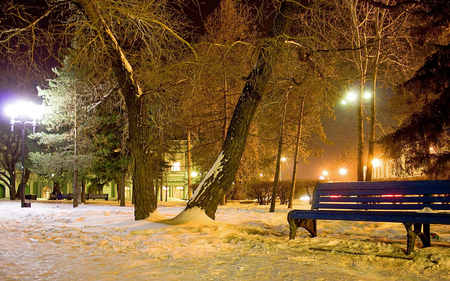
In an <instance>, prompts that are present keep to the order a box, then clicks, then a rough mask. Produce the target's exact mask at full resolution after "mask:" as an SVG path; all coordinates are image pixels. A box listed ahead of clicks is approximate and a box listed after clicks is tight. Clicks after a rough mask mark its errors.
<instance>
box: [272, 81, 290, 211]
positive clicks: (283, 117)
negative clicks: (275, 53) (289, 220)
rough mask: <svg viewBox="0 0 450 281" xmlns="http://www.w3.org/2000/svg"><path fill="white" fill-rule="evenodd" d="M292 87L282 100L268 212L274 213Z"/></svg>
mask: <svg viewBox="0 0 450 281" xmlns="http://www.w3.org/2000/svg"><path fill="white" fill-rule="evenodd" d="M291 89H292V87H291V88H290V89H289V90H288V91H287V93H286V97H285V100H284V106H283V113H282V115H281V122H280V123H281V124H280V136H279V138H278V150H277V164H276V167H275V177H274V180H273V186H272V198H271V200H270V212H272V213H273V212H275V203H276V201H277V189H278V185H279V184H280V164H281V153H283V135H284V124H285V123H286V110H287V104H288V98H289V91H290V90H291Z"/></svg>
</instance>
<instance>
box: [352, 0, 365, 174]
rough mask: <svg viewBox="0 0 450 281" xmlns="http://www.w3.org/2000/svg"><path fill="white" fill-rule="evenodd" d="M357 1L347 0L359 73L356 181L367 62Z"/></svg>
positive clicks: (360, 158)
mask: <svg viewBox="0 0 450 281" xmlns="http://www.w3.org/2000/svg"><path fill="white" fill-rule="evenodd" d="M358 2H359V0H352V1H350V2H349V5H350V12H351V21H352V28H353V37H352V46H353V48H355V49H356V50H358V51H357V52H356V58H355V61H356V67H357V68H358V71H359V75H360V85H359V86H360V88H359V96H358V104H357V106H358V109H357V120H358V121H357V122H358V123H357V134H358V137H357V138H358V157H357V168H356V174H357V180H358V181H364V162H363V160H364V159H363V157H364V130H363V122H364V116H363V114H364V111H363V95H364V87H365V84H366V78H365V77H366V67H367V63H366V61H365V56H364V54H363V52H366V53H367V49H366V47H363V46H365V45H366V42H364V40H365V39H366V38H365V37H364V36H361V34H360V30H359V29H360V27H361V26H360V25H361V22H360V20H359V17H358V10H357V7H358V5H359V4H358Z"/></svg>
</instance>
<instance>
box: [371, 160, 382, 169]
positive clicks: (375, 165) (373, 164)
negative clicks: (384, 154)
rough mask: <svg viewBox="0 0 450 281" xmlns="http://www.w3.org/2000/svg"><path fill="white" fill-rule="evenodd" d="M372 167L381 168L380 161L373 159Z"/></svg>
mask: <svg viewBox="0 0 450 281" xmlns="http://www.w3.org/2000/svg"><path fill="white" fill-rule="evenodd" d="M372 166H373V167H379V166H381V160H380V159H378V158H373V160H372Z"/></svg>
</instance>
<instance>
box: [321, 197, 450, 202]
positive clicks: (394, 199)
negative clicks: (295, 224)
mask: <svg viewBox="0 0 450 281" xmlns="http://www.w3.org/2000/svg"><path fill="white" fill-rule="evenodd" d="M316 202H320V203H323V202H336V203H338V202H362V203H364V202H392V203H402V202H415V203H423V202H430V203H431V202H439V203H441V202H445V203H450V196H423V197H422V196H420V197H419V196H415V197H405V196H402V197H397V196H386V197H350V196H342V197H316Z"/></svg>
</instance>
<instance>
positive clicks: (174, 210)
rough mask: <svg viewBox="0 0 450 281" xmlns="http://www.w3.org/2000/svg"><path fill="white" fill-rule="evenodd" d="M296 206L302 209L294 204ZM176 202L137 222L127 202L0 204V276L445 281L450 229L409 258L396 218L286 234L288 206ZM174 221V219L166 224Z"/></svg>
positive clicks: (330, 224)
mask: <svg viewBox="0 0 450 281" xmlns="http://www.w3.org/2000/svg"><path fill="white" fill-rule="evenodd" d="M294 207H295V208H296V209H299V208H305V209H306V208H308V206H305V205H303V206H301V205H299V206H294ZM268 208H269V207H268V206H258V205H248V204H229V205H227V206H220V207H219V210H218V212H217V217H216V221H212V220H209V219H208V218H207V217H205V216H203V215H202V214H201V213H198V212H196V211H193V212H191V213H185V214H184V215H183V216H182V217H178V218H176V219H172V218H174V217H175V216H176V215H177V214H179V213H180V211H181V210H182V209H183V204H180V203H161V205H160V207H159V212H158V214H156V215H153V216H152V217H151V218H150V219H148V220H145V221H134V217H133V212H134V209H133V208H132V207H119V206H117V203H116V202H109V203H108V205H101V204H98V203H97V204H85V205H81V206H80V207H78V208H73V207H72V205H71V204H61V203H53V204H50V203H32V206H31V208H21V207H20V202H18V201H17V202H10V201H0V239H1V244H0V245H1V250H0V280H119V279H120V280H258V281H259V280H366V281H369V280H408V279H409V280H416V281H417V280H450V277H449V271H450V227H449V226H441V225H436V226H432V227H431V230H432V232H435V233H438V234H439V236H440V239H439V240H438V241H433V242H432V247H430V248H423V249H422V248H420V246H421V245H420V239H417V240H418V242H417V244H416V250H415V252H414V253H412V254H411V255H409V256H406V255H405V254H404V250H405V249H406V231H405V229H404V227H403V225H402V224H394V223H368V222H344V221H319V223H318V229H319V236H318V237H316V238H309V235H308V233H307V232H306V231H305V230H303V229H299V233H298V235H297V238H296V239H295V240H291V241H289V240H288V236H289V229H288V224H287V222H286V215H287V213H288V209H287V208H286V207H285V206H277V211H276V212H275V213H269V212H268ZM168 219H172V220H168Z"/></svg>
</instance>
